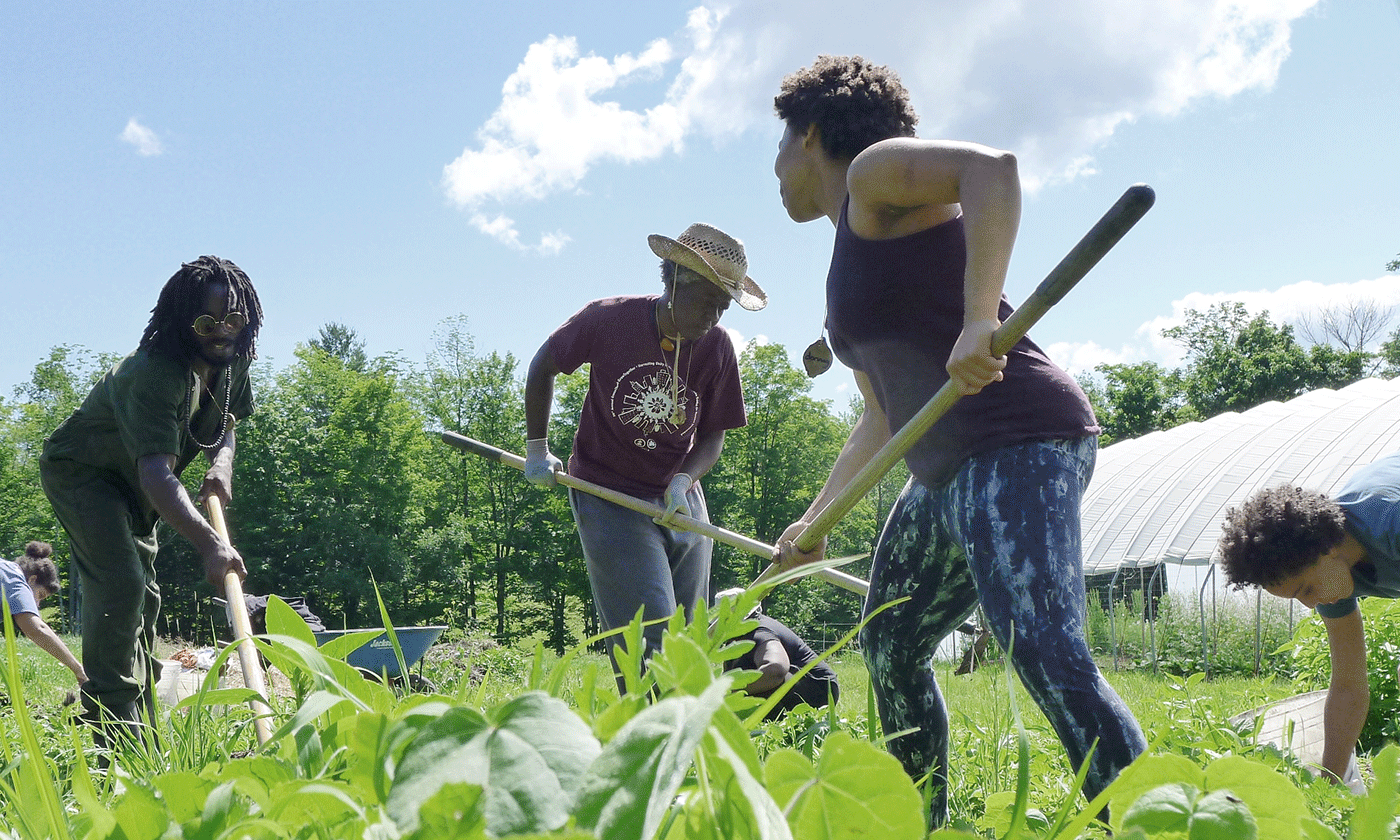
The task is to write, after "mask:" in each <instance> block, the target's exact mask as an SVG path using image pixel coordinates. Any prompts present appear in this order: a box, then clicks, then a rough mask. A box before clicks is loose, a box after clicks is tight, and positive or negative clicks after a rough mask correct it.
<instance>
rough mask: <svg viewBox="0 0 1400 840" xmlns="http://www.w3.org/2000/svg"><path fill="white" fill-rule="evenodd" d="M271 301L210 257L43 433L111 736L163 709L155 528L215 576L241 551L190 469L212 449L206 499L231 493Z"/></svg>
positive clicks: (92, 687) (46, 476)
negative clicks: (158, 705) (159, 704)
mask: <svg viewBox="0 0 1400 840" xmlns="http://www.w3.org/2000/svg"><path fill="white" fill-rule="evenodd" d="M261 325H262V306H261V305H260V304H259V303H258V295H257V292H256V291H255V290H254V289H253V284H252V283H251V282H250V281H249V279H248V275H246V274H244V273H243V270H242V269H240V268H239V267H238V266H236V265H234V264H233V263H231V262H229V261H228V260H224V259H220V258H218V257H200V258H199V259H197V260H195V261H194V262H191V263H185V264H184V265H182V266H181V267H180V270H179V271H177V272H176V273H175V274H174V275H173V276H171V278H170V279H169V280H168V281H167V282H166V284H165V286H164V288H162V289H161V293H160V298H159V300H158V301H157V302H156V305H155V308H154V309H152V310H151V318H150V321H149V322H148V323H147V325H146V330H145V333H144V334H143V335H142V336H141V342H140V344H139V345H138V346H137V349H136V350H134V351H133V352H132V353H131V354H130V355H128V356H127V357H126V358H124V359H122V360H121V361H119V362H117V363H116V364H115V365H113V366H112V369H111V370H109V371H107V373H106V374H105V375H103V377H102V378H101V379H100V380H98V382H97V384H96V385H95V386H94V387H93V389H92V391H91V392H90V393H89V394H88V395H87V398H86V399H84V400H83V403H82V405H80V406H79V407H78V409H77V410H76V411H74V412H73V414H72V415H70V416H69V417H68V419H67V420H64V421H63V423H62V424H61V425H60V426H59V427H58V428H57V429H56V430H54V432H53V434H51V435H49V437H48V440H46V441H44V450H43V454H42V455H41V456H40V459H39V477H40V479H41V480H42V482H43V485H44V494H45V495H46V496H48V498H49V502H50V503H51V504H52V505H53V509H54V514H55V515H56V516H57V517H58V521H59V522H60V523H62V525H63V529H64V530H65V531H66V532H67V533H68V539H69V542H70V543H71V545H72V549H73V563H74V565H75V566H76V568H77V570H78V576H79V580H80V581H81V583H82V593H83V604H82V633H83V667H84V669H85V670H86V671H87V676H88V679H87V682H85V683H83V690H82V699H83V709H84V716H85V717H86V718H87V719H88V720H90V721H93V722H96V723H99V724H100V728H99V733H100V734H102V735H103V736H104V737H106V736H107V735H111V734H113V733H114V732H117V731H121V730H123V729H125V730H129V731H132V732H136V731H137V730H139V728H140V722H141V718H142V714H143V713H146V714H150V713H152V712H153V711H154V704H155V692H154V686H155V683H156V682H157V680H159V679H160V663H159V661H158V660H157V659H156V657H155V648H154V645H155V630H156V618H157V616H158V614H159V613H160V587H159V585H157V583H156V570H155V558H156V549H157V544H156V525H157V524H158V523H159V522H165V523H166V524H167V525H169V526H170V527H172V528H174V529H175V530H176V531H177V532H178V533H180V534H181V535H182V536H184V537H185V538H186V539H188V540H189V541H190V542H191V543H193V544H194V547H195V549H196V550H197V551H198V552H199V555H200V557H201V558H202V559H203V561H204V575H205V578H206V579H207V580H208V581H209V582H210V583H211V584H213V585H214V587H215V588H216V590H218V591H222V590H223V581H224V576H225V574H227V573H228V572H236V573H237V574H238V575H239V577H245V576H246V575H247V570H246V569H245V568H244V565H243V558H242V557H241V556H239V554H238V552H237V551H236V550H234V548H233V546H231V545H229V544H228V543H227V542H225V541H224V539H223V538H222V537H220V536H219V534H218V532H217V531H215V530H214V529H213V527H211V526H210V525H209V523H208V521H207V520H205V518H204V517H203V516H202V515H200V512H199V510H198V509H197V508H196V507H195V505H194V503H193V502H192V501H191V499H190V497H189V495H188V494H187V493H186V491H185V487H184V485H183V484H181V483H180V474H181V473H183V472H184V470H185V468H186V467H187V466H189V464H190V462H192V461H193V460H194V459H195V456H196V455H198V454H200V453H201V452H203V453H204V456H205V457H206V458H207V459H208V461H209V469H208V471H207V472H205V474H204V482H203V484H202V485H201V487H200V490H199V500H201V501H202V500H203V499H205V498H207V497H208V496H210V495H215V496H218V498H219V499H220V500H221V501H222V502H223V503H224V504H225V505H227V504H229V502H230V501H231V500H232V498H233V456H234V425H235V424H236V422H237V420H238V419H239V418H243V417H247V416H248V415H249V414H250V413H252V409H253V390H252V385H251V383H250V382H249V378H248V368H249V365H251V364H252V360H253V359H254V358H255V353H254V343H255V341H256V339H257V335H258V328H259V327H260V326H261Z"/></svg>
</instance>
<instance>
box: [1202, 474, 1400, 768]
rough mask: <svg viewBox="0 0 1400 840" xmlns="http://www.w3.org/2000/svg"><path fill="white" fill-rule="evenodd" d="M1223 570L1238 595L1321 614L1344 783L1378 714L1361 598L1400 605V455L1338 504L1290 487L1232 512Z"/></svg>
mask: <svg viewBox="0 0 1400 840" xmlns="http://www.w3.org/2000/svg"><path fill="white" fill-rule="evenodd" d="M1223 531H1224V534H1223V536H1221V538H1220V549H1219V551H1220V559H1219V562H1220V565H1221V566H1222V567H1223V568H1224V570H1225V577H1226V579H1228V580H1229V581H1230V583H1231V584H1232V585H1233V586H1234V587H1235V588H1236V589H1244V588H1246V587H1251V586H1257V587H1259V588H1261V589H1264V590H1266V591H1267V592H1269V593H1270V594H1272V595H1276V596H1278V597H1280V598H1284V599H1288V598H1292V599H1294V600H1296V601H1298V602H1299V603H1300V604H1302V605H1303V606H1305V607H1308V608H1310V609H1315V610H1317V614H1318V616H1320V617H1321V619H1322V624H1323V627H1325V628H1326V630H1327V647H1328V652H1329V654H1330V655H1331V673H1332V675H1331V680H1330V683H1329V685H1328V687H1327V703H1326V705H1325V706H1324V707H1323V713H1322V733H1323V746H1322V769H1324V770H1326V771H1327V776H1328V777H1329V778H1330V779H1331V780H1332V781H1334V782H1336V781H1345V780H1346V779H1347V777H1348V769H1349V765H1350V763H1351V760H1352V753H1353V752H1354V750H1355V749H1356V740H1357V738H1358V737H1359V736H1360V735H1361V729H1362V727H1363V726H1364V725H1365V723H1366V715H1367V712H1368V711H1369V710H1370V706H1371V686H1370V682H1369V680H1368V679H1367V675H1366V636H1365V633H1364V631H1363V628H1362V622H1361V610H1360V608H1359V606H1358V604H1357V599H1358V598H1366V597H1373V598H1400V453H1395V454H1393V455H1387V456H1386V457H1384V458H1381V459H1380V460H1378V461H1376V462H1375V463H1373V464H1370V465H1369V466H1366V467H1363V468H1362V469H1360V470H1358V471H1357V472H1356V473H1355V474H1354V475H1352V477H1351V478H1349V479H1348V480H1347V483H1346V484H1345V485H1344V486H1343V487H1342V490H1341V492H1340V493H1338V494H1337V496H1336V498H1335V499H1334V498H1329V497H1328V496H1325V495H1323V494H1322V493H1318V492H1315V491H1310V490H1304V489H1303V488H1301V487H1296V486H1292V485H1283V486H1280V487H1271V488H1269V489H1266V490H1261V491H1259V492H1258V493H1256V494H1254V495H1253V496H1251V497H1250V498H1249V499H1247V500H1246V501H1245V502H1244V504H1242V505H1240V506H1239V507H1238V508H1231V509H1230V510H1229V511H1227V512H1226V514H1225V524H1224V526H1223Z"/></svg>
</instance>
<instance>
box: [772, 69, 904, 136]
mask: <svg viewBox="0 0 1400 840" xmlns="http://www.w3.org/2000/svg"><path fill="white" fill-rule="evenodd" d="M773 109H774V110H775V111H777V112H778V117H779V118H780V119H782V120H783V121H784V122H786V123H787V124H788V125H790V126H792V128H793V129H794V130H796V131H806V130H807V127H808V126H810V125H816V126H817V129H818V130H819V131H820V132H821V138H822V148H823V149H825V150H826V153H827V154H828V155H831V157H833V158H835V159H837V160H850V159H852V158H854V157H855V156H856V155H858V154H860V153H861V152H862V151H864V150H865V147H867V146H869V145H871V144H873V143H878V142H880V141H881V140H887V139H889V138H891V137H913V136H914V126H915V125H917V124H918V122H919V117H918V115H917V114H915V113H914V108H913V106H912V105H910V104H909V91H907V90H905V89H904V85H903V84H902V83H901V82H900V81H899V75H898V74H896V73H895V72H894V71H893V70H891V69H890V68H888V67H886V66H884V65H876V64H871V63H870V62H869V61H866V60H865V59H864V58H861V57H860V56H858V55H855V56H837V55H820V56H817V60H816V61H815V62H814V63H813V64H812V66H810V67H804V68H802V69H801V70H798V71H796V72H794V73H790V74H788V75H787V76H786V77H785V78H784V79H783V84H782V88H781V93H779V94H778V95H777V96H776V97H774V98H773Z"/></svg>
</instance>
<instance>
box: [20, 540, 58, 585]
mask: <svg viewBox="0 0 1400 840" xmlns="http://www.w3.org/2000/svg"><path fill="white" fill-rule="evenodd" d="M15 563H16V564H18V565H19V568H20V571H21V572H23V573H24V578H25V580H28V579H29V578H34V582H35V583H37V584H38V585H40V586H42V587H44V588H45V589H47V590H49V591H50V592H57V591H58V590H59V585H58V568H57V567H56V566H54V564H53V546H51V545H49V544H48V543H46V542H40V541H39V540H31V541H30V543H29V545H26V546H25V547H24V556H23V557H21V558H19V559H18V560H16V561H15Z"/></svg>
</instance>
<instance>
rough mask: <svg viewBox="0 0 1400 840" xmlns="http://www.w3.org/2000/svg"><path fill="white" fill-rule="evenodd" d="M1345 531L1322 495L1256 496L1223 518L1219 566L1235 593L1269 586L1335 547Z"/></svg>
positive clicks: (1281, 492) (1294, 491)
mask: <svg viewBox="0 0 1400 840" xmlns="http://www.w3.org/2000/svg"><path fill="white" fill-rule="evenodd" d="M1345 526H1346V515H1345V514H1344V513H1343V512H1342V508H1341V505H1339V504H1337V503H1336V502H1335V501H1333V500H1332V499H1330V498H1328V497H1327V496H1324V495H1323V494H1321V493H1317V492H1313V491H1310V490H1304V489H1303V488H1301V487H1294V486H1292V485H1283V486H1281V487H1271V488H1269V489H1267V490H1261V491H1259V492H1258V493H1256V494H1254V495H1253V496H1251V497H1250V498H1249V499H1247V500H1245V502H1244V504H1242V505H1240V506H1239V507H1237V508H1230V509H1229V510H1228V511H1226V512H1225V524H1224V525H1223V526H1222V530H1223V532H1224V534H1223V535H1222V536H1221V538H1220V565H1222V566H1223V567H1224V568H1225V577H1226V579H1227V580H1229V582H1230V584H1231V586H1233V587H1234V588H1235V589H1244V588H1245V587H1247V586H1261V587H1262V586H1273V585H1274V584H1276V583H1279V582H1281V581H1284V580H1286V579H1288V578H1290V577H1292V576H1293V575H1295V574H1297V573H1299V572H1301V571H1303V570H1304V569H1307V568H1308V567H1309V566H1311V565H1312V564H1313V563H1316V562H1317V560H1318V558H1319V557H1321V556H1322V555H1324V554H1326V553H1327V552H1329V551H1331V550H1332V549H1334V548H1336V547H1337V546H1338V545H1340V544H1341V542H1342V540H1343V539H1344V538H1345V537H1346V527H1345Z"/></svg>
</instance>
